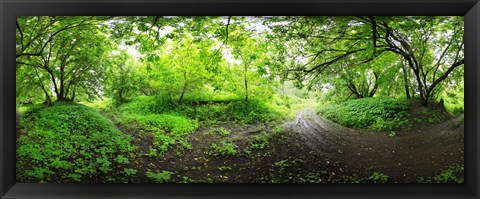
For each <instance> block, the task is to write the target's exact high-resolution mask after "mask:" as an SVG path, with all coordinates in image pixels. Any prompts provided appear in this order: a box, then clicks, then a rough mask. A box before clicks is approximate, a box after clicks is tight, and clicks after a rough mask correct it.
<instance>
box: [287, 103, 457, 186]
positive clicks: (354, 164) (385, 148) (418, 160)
mask: <svg viewBox="0 0 480 199" xmlns="http://www.w3.org/2000/svg"><path fill="white" fill-rule="evenodd" d="M457 120H458V118H455V119H451V120H448V121H446V122H443V123H440V124H437V125H435V126H433V127H431V128H428V129H423V130H422V129H419V130H418V131H417V132H410V133H403V134H398V135H396V136H393V137H391V136H388V135H387V134H386V133H381V132H376V133H375V132H368V131H360V130H353V129H349V128H345V127H342V126H339V125H337V124H335V123H332V122H330V121H327V120H325V119H323V118H320V117H318V116H317V115H316V114H315V113H314V112H313V111H312V110H311V109H304V110H301V111H299V112H298V114H297V116H296V118H295V120H294V121H293V122H290V123H287V124H286V128H287V129H289V130H291V131H293V132H295V133H298V134H300V135H301V137H302V138H303V139H304V141H305V144H306V145H308V146H309V147H310V148H312V150H314V151H316V152H317V153H318V154H319V155H320V156H323V157H324V158H325V159H326V160H327V161H333V162H338V163H341V165H345V166H344V167H345V168H344V169H345V170H347V171H349V172H352V173H362V172H365V173H373V172H382V173H385V174H387V175H389V176H390V178H391V179H398V180H399V181H402V182H415V181H416V180H418V177H421V176H432V175H435V174H437V173H438V172H440V171H442V170H443V169H445V168H446V167H447V166H449V165H451V164H453V163H457V162H461V161H463V157H464V154H463V152H464V141H463V140H464V125H463V122H456V121H457Z"/></svg>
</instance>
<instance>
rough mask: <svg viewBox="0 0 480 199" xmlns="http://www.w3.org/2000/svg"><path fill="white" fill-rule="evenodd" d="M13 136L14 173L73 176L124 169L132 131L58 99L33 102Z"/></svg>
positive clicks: (34, 177)
mask: <svg viewBox="0 0 480 199" xmlns="http://www.w3.org/2000/svg"><path fill="white" fill-rule="evenodd" d="M20 128H21V129H22V132H24V133H23V135H22V136H21V137H20V138H19V139H18V140H17V171H22V172H21V173H17V177H19V178H21V179H24V180H27V181H37V182H38V181H49V182H71V181H85V180H87V181H88V179H89V178H90V179H91V178H98V175H97V174H100V175H103V176H109V175H115V176H117V175H122V173H114V172H120V171H117V170H115V169H112V168H114V167H116V166H120V165H123V164H127V163H128V154H129V153H128V152H130V151H132V150H133V147H132V146H131V145H130V143H129V142H130V136H128V135H125V134H123V133H122V132H120V131H119V130H118V129H117V128H116V127H115V126H114V125H113V123H112V122H110V121H109V120H108V119H106V118H104V117H103V116H102V115H100V113H99V112H98V111H96V110H95V109H93V108H90V107H87V106H83V105H78V104H64V103H57V104H55V105H54V106H52V107H43V106H40V105H39V106H35V107H32V108H30V109H29V110H27V111H26V112H25V113H24V114H23V115H22V118H21V122H20Z"/></svg>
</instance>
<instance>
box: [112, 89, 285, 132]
mask: <svg viewBox="0 0 480 199" xmlns="http://www.w3.org/2000/svg"><path fill="white" fill-rule="evenodd" d="M118 109H119V110H120V111H121V112H122V113H135V114H140V115H149V114H177V115H181V116H183V117H186V118H188V119H190V120H197V121H199V122H201V123H205V124H207V125H212V124H216V123H219V122H225V121H234V122H240V123H256V122H267V121H273V120H277V119H279V118H281V114H279V113H278V112H276V111H275V110H273V109H272V108H270V107H268V106H267V105H266V104H265V103H263V102H262V101H260V100H256V99H251V100H249V101H248V102H247V103H246V102H245V101H244V100H243V99H240V98H231V99H222V100H206V101H189V99H186V100H185V101H184V102H182V103H172V102H169V101H168V100H165V99H164V98H162V97H158V96H139V97H136V98H133V99H132V100H131V101H130V102H128V103H125V104H122V105H121V106H119V107H118Z"/></svg>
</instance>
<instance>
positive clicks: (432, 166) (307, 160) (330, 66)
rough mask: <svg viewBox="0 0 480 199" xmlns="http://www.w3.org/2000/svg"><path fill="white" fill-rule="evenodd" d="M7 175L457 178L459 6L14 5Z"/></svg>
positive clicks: (180, 179) (25, 178)
mask: <svg viewBox="0 0 480 199" xmlns="http://www.w3.org/2000/svg"><path fill="white" fill-rule="evenodd" d="M15 94H16V182H19V183H464V175H465V174H464V17H463V16H18V17H16V93H15Z"/></svg>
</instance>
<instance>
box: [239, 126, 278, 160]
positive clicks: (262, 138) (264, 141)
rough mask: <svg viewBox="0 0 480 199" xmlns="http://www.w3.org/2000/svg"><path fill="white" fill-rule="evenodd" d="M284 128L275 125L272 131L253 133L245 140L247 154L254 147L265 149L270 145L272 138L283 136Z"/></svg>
mask: <svg viewBox="0 0 480 199" xmlns="http://www.w3.org/2000/svg"><path fill="white" fill-rule="evenodd" d="M284 132H285V129H283V128H282V127H276V128H275V129H273V130H272V132H262V133H261V134H259V135H254V136H252V137H251V138H250V140H249V141H248V142H247V147H246V149H245V152H246V153H247V154H249V153H250V152H251V150H254V149H265V148H267V147H268V146H269V145H270V142H271V141H272V140H278V139H281V138H282V137H283V136H284Z"/></svg>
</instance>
